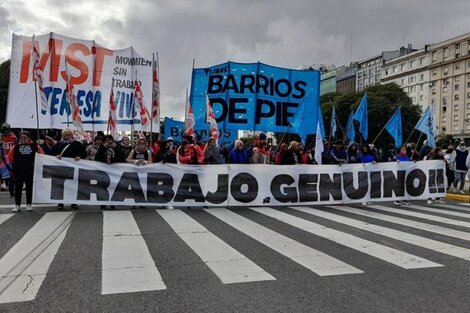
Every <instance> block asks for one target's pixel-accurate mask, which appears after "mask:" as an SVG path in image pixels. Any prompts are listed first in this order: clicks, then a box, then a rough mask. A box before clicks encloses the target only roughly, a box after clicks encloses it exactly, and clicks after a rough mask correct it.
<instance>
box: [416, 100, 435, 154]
mask: <svg viewBox="0 0 470 313" xmlns="http://www.w3.org/2000/svg"><path fill="white" fill-rule="evenodd" d="M415 128H416V129H417V130H419V131H420V132H422V133H424V134H425V135H426V136H427V137H428V145H429V146H430V147H431V148H435V147H436V138H435V137H434V129H435V125H434V110H433V109H432V108H431V106H428V107H427V109H426V111H424V113H423V115H422V116H421V118H420V119H419V121H418V123H417V124H416V126H415Z"/></svg>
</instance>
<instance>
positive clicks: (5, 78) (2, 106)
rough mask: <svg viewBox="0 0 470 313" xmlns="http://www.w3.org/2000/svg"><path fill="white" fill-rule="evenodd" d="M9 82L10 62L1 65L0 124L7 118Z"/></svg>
mask: <svg viewBox="0 0 470 313" xmlns="http://www.w3.org/2000/svg"><path fill="white" fill-rule="evenodd" d="M9 81H10V60H8V61H5V62H3V63H2V64H0V122H3V121H5V118H6V112H7V99H8V83H9Z"/></svg>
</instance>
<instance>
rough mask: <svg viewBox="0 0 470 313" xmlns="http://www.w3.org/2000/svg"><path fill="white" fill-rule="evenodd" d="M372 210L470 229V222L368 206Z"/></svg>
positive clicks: (381, 206)
mask: <svg viewBox="0 0 470 313" xmlns="http://www.w3.org/2000/svg"><path fill="white" fill-rule="evenodd" d="M369 207H370V208H372V209H376V210H380V211H384V212H389V213H396V214H400V215H406V216H412V217H418V218H422V219H425V220H429V221H434V222H440V223H443V224H449V225H454V226H463V227H468V228H470V222H464V221H459V220H455V219H450V218H445V217H441V216H436V215H431V214H424V213H418V212H413V211H406V210H402V209H398V208H389V207H386V206H383V205H370V206H369Z"/></svg>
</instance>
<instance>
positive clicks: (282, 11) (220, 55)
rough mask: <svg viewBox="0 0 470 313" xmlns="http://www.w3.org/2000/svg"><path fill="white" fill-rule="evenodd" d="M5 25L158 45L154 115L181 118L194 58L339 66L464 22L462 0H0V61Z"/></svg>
mask: <svg viewBox="0 0 470 313" xmlns="http://www.w3.org/2000/svg"><path fill="white" fill-rule="evenodd" d="M13 32H14V33H16V34H20V35H27V36H31V35H32V34H36V35H38V34H45V33H49V32H56V33H59V34H62V35H66V36H70V37H77V38H81V39H92V40H93V39H94V40H96V42H97V43H99V44H101V45H102V46H105V47H107V48H110V49H120V48H125V47H129V46H134V48H135V49H136V50H137V51H138V52H139V53H140V54H141V55H142V56H144V57H146V58H148V59H151V58H152V53H153V52H156V51H158V53H159V56H160V81H161V92H162V99H161V102H162V116H165V115H167V116H172V117H175V118H178V119H182V117H183V115H184V112H183V111H184V101H185V100H184V98H185V96H184V93H185V91H184V90H185V87H186V85H188V83H189V81H190V78H191V67H192V60H193V58H195V59H196V67H208V66H211V65H215V64H219V63H223V62H225V61H227V60H231V61H238V62H257V61H260V62H263V63H267V64H271V65H276V66H281V67H289V68H299V67H301V66H302V65H309V64H335V65H337V66H339V65H343V64H348V63H349V62H350V61H351V60H353V61H356V60H361V59H365V58H368V57H370V56H373V55H376V54H379V53H380V52H381V51H383V50H395V49H397V48H398V47H399V46H401V45H403V42H405V45H406V44H407V43H411V44H413V47H415V48H422V47H423V46H424V44H427V43H435V42H439V41H442V40H445V39H448V38H451V37H455V36H458V35H461V34H464V33H466V32H470V1H469V0H446V1H442V0H388V1H387V0H350V1H348V0H341V1H340V0H291V1H281V0H197V1H196V0H133V1H128V0H113V1H103V0H73V1H71V0H34V1H32V0H0V47H1V49H0V62H3V61H5V60H7V59H9V58H10V54H11V34H12V33H13ZM351 38H352V54H351Z"/></svg>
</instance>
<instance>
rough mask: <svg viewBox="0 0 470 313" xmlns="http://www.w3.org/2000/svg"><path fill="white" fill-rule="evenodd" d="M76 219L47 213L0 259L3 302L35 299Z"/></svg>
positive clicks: (1, 298) (70, 213) (70, 215)
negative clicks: (71, 224)
mask: <svg viewBox="0 0 470 313" xmlns="http://www.w3.org/2000/svg"><path fill="white" fill-rule="evenodd" d="M74 216H75V215H74V213H72V212H53V213H46V214H45V215H44V216H43V217H42V218H41V219H40V220H39V221H38V222H37V223H36V224H35V225H34V226H33V227H32V228H31V229H30V230H29V231H28V232H27V233H26V234H25V235H24V236H23V238H21V239H20V241H18V242H17V243H16V245H14V246H13V247H12V248H11V249H10V251H8V252H7V254H6V255H5V256H4V257H3V258H2V259H1V260H0V303H10V302H22V301H30V300H33V299H34V298H36V295H37V293H38V291H39V288H40V287H41V284H42V282H43V281H44V278H45V277H46V274H47V271H48V269H49V266H50V265H51V263H52V261H53V259H54V257H55V255H56V254H57V251H58V250H59V247H60V245H61V244H62V241H63V240H64V238H65V235H66V233H67V230H68V228H69V226H70V223H71V222H72V219H73V217H74Z"/></svg>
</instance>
